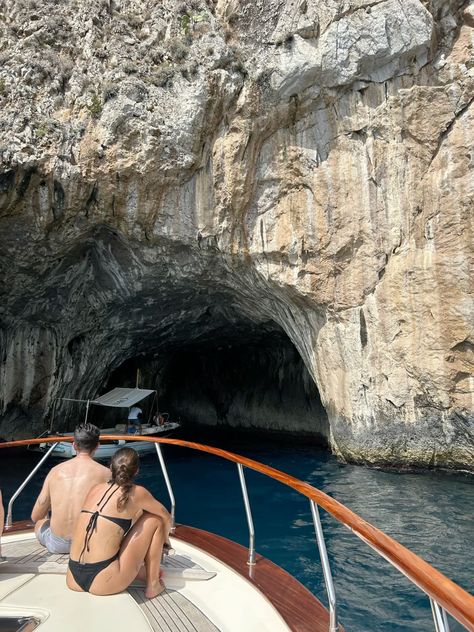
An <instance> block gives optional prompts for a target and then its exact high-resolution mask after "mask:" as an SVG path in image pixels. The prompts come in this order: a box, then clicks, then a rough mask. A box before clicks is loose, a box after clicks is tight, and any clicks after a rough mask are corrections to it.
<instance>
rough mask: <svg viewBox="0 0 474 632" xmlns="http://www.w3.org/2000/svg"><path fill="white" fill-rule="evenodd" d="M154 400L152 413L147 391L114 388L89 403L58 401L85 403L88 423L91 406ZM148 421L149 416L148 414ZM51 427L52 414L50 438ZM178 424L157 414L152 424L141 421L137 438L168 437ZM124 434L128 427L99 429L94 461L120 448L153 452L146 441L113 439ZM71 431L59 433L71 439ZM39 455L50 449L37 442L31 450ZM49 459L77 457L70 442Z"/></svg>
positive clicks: (152, 393) (62, 443)
mask: <svg viewBox="0 0 474 632" xmlns="http://www.w3.org/2000/svg"><path fill="white" fill-rule="evenodd" d="M150 396H152V397H153V401H152V404H151V411H153V405H154V402H155V401H156V399H157V392H156V391H155V390H149V389H144V388H114V389H112V390H111V391H109V392H108V393H105V394H104V395H101V396H100V397H97V398H96V399H91V400H78V399H69V398H62V400H61V401H72V402H80V403H84V404H86V412H85V418H84V421H87V419H88V415H89V408H90V406H91V405H95V406H106V407H112V408H128V409H130V408H132V407H133V406H135V405H136V404H138V403H139V402H141V401H142V400H144V399H146V398H147V397H150ZM150 418H151V413H150ZM53 424H54V414H53V419H52V421H51V428H50V430H49V432H48V434H49V435H51V434H56V433H53V431H52V426H53ZM180 426H181V424H180V423H178V422H175V421H170V419H169V415H168V413H160V412H157V413H156V414H155V415H154V417H153V420H152V421H148V422H144V423H142V424H140V435H141V436H144V437H148V436H150V437H167V436H169V435H170V434H171V433H172V432H174V431H176V430H178V428H180ZM128 430H129V432H130V431H132V433H133V434H135V428H129V429H128ZM124 433H127V424H126V423H118V424H117V425H116V426H115V427H113V428H102V429H101V441H100V445H99V447H98V448H97V450H96V452H95V454H94V458H95V459H99V460H101V459H109V458H110V457H112V456H113V455H114V454H115V452H116V451H117V450H118V449H119V448H123V447H125V446H130V447H133V448H134V449H135V450H136V451H137V452H138V453H139V454H147V453H150V452H154V447H153V444H151V443H149V442H146V441H135V442H134V443H133V444H132V443H131V442H129V441H128V440H127V439H123V438H122V439H119V438H118V437H117V439H114V438H113V437H114V435H123V434H124ZM73 434H74V433H73V432H66V433H61V436H64V437H72V436H73ZM102 435H109V436H110V437H112V438H109V439H102ZM31 449H33V450H37V451H39V452H47V451H48V450H49V449H50V448H49V446H48V444H47V443H46V442H43V443H40V444H39V445H38V446H36V447H33V448H31ZM52 456H54V457H56V458H60V459H70V458H71V457H73V456H76V451H75V450H74V446H73V444H72V443H71V441H70V440H69V441H66V440H65V441H60V442H59V443H58V444H57V445H56V447H55V448H54V450H53V452H52Z"/></svg>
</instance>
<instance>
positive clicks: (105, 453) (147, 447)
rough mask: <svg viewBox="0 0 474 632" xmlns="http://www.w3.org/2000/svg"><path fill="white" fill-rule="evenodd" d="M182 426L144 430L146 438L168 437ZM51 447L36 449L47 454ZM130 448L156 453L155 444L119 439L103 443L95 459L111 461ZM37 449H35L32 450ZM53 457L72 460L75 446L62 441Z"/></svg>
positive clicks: (109, 430) (172, 424)
mask: <svg viewBox="0 0 474 632" xmlns="http://www.w3.org/2000/svg"><path fill="white" fill-rule="evenodd" d="M179 427H180V424H178V423H176V422H171V421H168V422H166V423H165V424H163V425H162V426H147V427H144V428H143V429H142V434H143V435H144V436H152V437H166V436H168V435H169V434H170V433H171V432H173V431H174V430H177V429H178V428H179ZM101 432H102V434H104V435H113V434H123V432H124V430H123V428H121V429H117V428H105V429H102V430H101ZM72 435H73V433H72V432H68V433H65V434H64V436H66V437H71V436H72ZM50 447H51V444H48V443H40V444H39V446H38V447H37V448H36V449H37V450H39V451H40V452H46V451H47V450H49V448H50ZM125 447H130V448H133V449H134V450H136V451H137V452H138V453H139V454H150V453H153V452H155V449H156V448H155V444H154V443H150V442H146V441H126V440H123V439H117V441H110V440H107V443H101V444H100V445H99V447H98V448H97V450H96V451H95V453H94V458H95V459H98V460H102V459H104V460H105V459H110V458H111V457H112V456H113V455H114V454H115V452H117V450H119V449H120V448H125ZM32 449H35V448H32ZM51 456H53V457H56V458H60V459H70V458H72V457H74V456H76V451H75V450H74V446H73V445H72V443H70V442H69V441H61V442H59V443H58V445H57V446H56V447H55V448H54V450H53V452H52V454H51Z"/></svg>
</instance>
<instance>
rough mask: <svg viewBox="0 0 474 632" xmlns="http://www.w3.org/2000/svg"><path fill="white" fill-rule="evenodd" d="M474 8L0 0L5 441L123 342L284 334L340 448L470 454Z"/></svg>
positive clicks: (163, 345) (393, 456) (138, 345)
mask: <svg viewBox="0 0 474 632" xmlns="http://www.w3.org/2000/svg"><path fill="white" fill-rule="evenodd" d="M473 26H474V3H473V2H461V1H460V0H448V1H441V0H425V1H420V0H324V1H323V0H252V1H250V0H240V1H238V0H216V1H214V2H212V1H209V2H207V3H206V2H204V1H199V0H198V1H187V2H177V1H174V0H165V1H163V2H159V3H157V2H155V1H154V0H128V1H126V0H62V1H61V2H53V1H52V0H41V1H39V0H4V2H3V3H2V5H1V6H0V157H1V166H0V263H1V268H0V275H1V277H0V278H1V284H0V288H1V292H2V300H1V302H0V346H1V350H2V356H1V360H0V362H1V364H0V409H1V411H0V412H2V413H3V422H2V426H0V434H1V435H4V436H7V435H12V434H14V435H18V434H21V432H22V429H23V430H24V428H25V427H26V426H24V424H25V423H27V424H29V425H27V427H28V432H30V431H31V429H32V427H31V424H33V430H39V429H40V428H43V427H44V425H45V422H44V419H45V417H46V416H47V415H49V414H50V412H51V405H52V401H53V399H54V398H56V397H58V396H65V395H69V396H76V397H88V396H90V395H91V393H92V394H94V393H95V392H96V391H97V389H98V388H99V387H100V386H102V385H103V384H104V383H105V382H106V381H107V379H108V377H109V376H110V375H111V374H112V373H113V371H115V370H117V369H118V368H119V367H120V366H121V365H122V364H123V363H124V362H125V361H127V360H129V359H130V358H137V357H138V358H140V357H143V358H145V357H148V358H150V357H154V356H157V357H163V358H165V359H166V362H168V361H169V362H171V360H170V358H171V356H172V355H173V354H175V353H176V352H178V351H179V350H180V349H183V348H190V346H191V347H192V345H193V344H199V345H201V346H202V345H206V344H211V343H212V344H215V345H219V344H220V343H222V344H224V343H225V344H226V345H227V346H228V347H233V346H235V345H237V346H238V345H242V344H244V346H245V345H247V346H248V345H252V344H253V343H255V345H257V346H258V345H260V347H262V346H265V344H266V343H265V340H266V341H273V342H272V343H271V344H270V345H269V346H268V348H269V349H270V350H271V347H272V345H273V344H276V343H275V340H278V339H280V337H281V336H282V335H283V333H284V334H285V335H286V336H287V337H288V338H289V339H290V340H291V342H292V343H293V345H294V346H295V347H296V349H297V351H298V353H299V355H300V356H301V359H302V362H303V363H304V367H303V369H301V371H300V373H301V375H300V378H298V380H299V381H298V384H300V383H301V384H303V382H305V380H306V378H305V377H304V375H303V374H304V373H305V372H308V373H309V375H310V376H311V378H312V380H313V381H314V384H315V385H316V387H317V389H318V391H319V396H320V398H321V402H322V404H323V406H324V409H325V411H326V412H327V423H326V421H325V420H323V421H322V422H320V421H317V420H316V419H315V421H314V431H315V432H317V433H322V434H325V435H326V436H327V439H328V441H329V443H330V445H331V447H332V449H333V450H334V451H335V452H336V453H337V454H338V455H340V456H342V457H343V458H346V459H348V460H354V461H361V462H369V463H382V464H383V463H384V464H388V463H393V464H417V465H434V466H436V465H442V466H447V467H461V468H474V412H473V392H474V379H473V365H474V353H473V352H474V330H473V321H474V319H473V314H474V309H473V284H472V280H471V275H472V270H473V265H472V264H473V257H474V254H473V252H474V251H473V223H472V217H473V214H472V204H473V200H474V179H473V168H474V154H473V147H472V138H473V132H474V109H473V107H472V100H473V96H474V91H473V87H474V67H473V66H474V65H473V59H474V54H473V45H474V37H473V32H474V31H473ZM262 337H263V338H262ZM263 339H265V340H263ZM262 340H263V342H262ZM273 353H274V355H273V356H272V357H273V361H272V362H270V365H271V366H272V367H273V368H272V371H274V373H275V375H276V376H278V374H279V373H280V377H281V374H283V373H285V372H286V373H285V375H286V378H285V380H286V382H285V383H287V382H288V379H289V378H288V375H290V373H291V371H290V369H288V367H289V366H290V364H291V366H292V367H293V366H296V365H294V361H293V360H291V362H290V360H287V358H288V357H289V356H288V353H289V352H288V353H287V351H284V352H282V353H281V357H280V359H279V361H278V362H277V361H276V360H275V357H277V358H278V357H279V356H278V353H277V351H275V349H273ZM275 354H276V355H275ZM257 355H258V357H259V358H260V360H261V358H262V357H263V356H262V355H261V354H257ZM239 357H242V356H239ZM285 358H286V359H285ZM260 360H259V362H260ZM238 364H239V366H243V364H242V362H241V361H240V360H239V363H238ZM206 366H209V363H207V364H206ZM259 366H260V365H259ZM285 367H286V368H285ZM292 370H293V369H292ZM177 377H178V378H179V376H177ZM256 379H258V378H256ZM282 379H283V378H282ZM285 380H283V381H285ZM282 383H283V382H282ZM256 388H258V386H257V387H256ZM301 388H302V387H300V386H298V387H296V386H295V391H294V392H295V393H296V392H303V391H302V390H301ZM303 390H304V389H303ZM272 401H276V400H275V399H274V398H273V399H272ZM252 406H253V404H252ZM275 406H276V405H275ZM228 408H229V407H228ZM244 408H245V405H244V404H242V402H240V403H239V411H242V410H243V409H244ZM307 410H311V407H309V408H307ZM239 414H240V413H239ZM25 416H26V418H27V419H28V420H29V421H28V422H25ZM204 416H205V415H204ZM257 416H258V415H257ZM264 417H265V416H264ZM306 417H307V418H305V421H304V423H303V422H301V423H302V428H301V429H304V430H306V431H310V430H311V418H310V416H308V415H307V416H306ZM253 419H254V421H252V422H249V424H250V425H255V424H257V425H258V422H256V421H255V415H254V416H253ZM243 423H245V422H243ZM261 423H262V424H263V425H268V426H271V420H270V419H265V420H264V421H261ZM279 423H280V422H279ZM296 427H298V428H300V426H296ZM289 429H290V430H291V424H290V427H289Z"/></svg>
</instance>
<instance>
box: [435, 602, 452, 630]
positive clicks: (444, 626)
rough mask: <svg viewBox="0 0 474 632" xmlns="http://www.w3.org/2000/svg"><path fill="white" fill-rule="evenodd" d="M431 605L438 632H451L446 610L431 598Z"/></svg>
mask: <svg viewBox="0 0 474 632" xmlns="http://www.w3.org/2000/svg"><path fill="white" fill-rule="evenodd" d="M430 604H431V612H432V613H433V620H434V624H435V630H436V632H449V623H448V617H447V615H446V611H445V610H444V608H441V606H440V605H439V604H438V603H437V602H436V601H435V600H434V599H432V598H431V597H430Z"/></svg>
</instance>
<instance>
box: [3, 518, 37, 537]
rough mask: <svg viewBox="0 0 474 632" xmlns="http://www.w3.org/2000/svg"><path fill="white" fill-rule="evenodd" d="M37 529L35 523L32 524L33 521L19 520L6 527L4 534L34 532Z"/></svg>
mask: <svg viewBox="0 0 474 632" xmlns="http://www.w3.org/2000/svg"><path fill="white" fill-rule="evenodd" d="M34 528H35V523H34V522H31V520H18V521H17V522H14V523H13V524H12V525H11V526H10V527H4V528H3V533H4V534H5V535H7V534H9V533H20V532H21V531H25V532H29V531H33V529H34Z"/></svg>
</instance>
